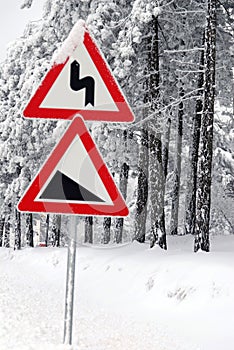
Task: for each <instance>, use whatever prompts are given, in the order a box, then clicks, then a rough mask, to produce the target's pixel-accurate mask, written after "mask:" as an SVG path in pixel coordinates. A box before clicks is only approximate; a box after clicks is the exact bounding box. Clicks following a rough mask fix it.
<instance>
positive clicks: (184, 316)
mask: <svg viewBox="0 0 234 350" xmlns="http://www.w3.org/2000/svg"><path fill="white" fill-rule="evenodd" d="M192 244H193V242H192V238H191V237H188V236H186V237H169V242H168V246H169V250H168V251H167V252H165V251H162V250H161V249H159V248H158V247H155V248H154V249H149V248H148V245H144V244H138V243H136V242H135V243H133V244H129V245H123V246H118V247H116V246H108V247H107V246H105V247H100V246H96V247H95V246H92V247H89V246H79V247H78V250H77V258H78V259H77V271H76V290H75V312H74V337H73V339H74V347H72V350H76V349H77V350H125V349H126V350H220V349H225V350H233V347H234V334H233V324H234V312H233V311H234V274H233V269H234V254H233V250H234V237H232V236H226V237H223V236H220V237H213V239H212V253H208V254H207V253H198V254H194V253H193V252H192ZM66 255H67V251H66V249H63V248H62V249H57V248H35V249H24V250H22V251H19V252H17V251H12V250H9V249H3V248H0V277H1V284H0V296H1V297H0V349H1V350H9V349H14V350H29V349H30V350H38V349H43V350H44V349H48V350H65V349H66V350H68V349H69V350H71V349H70V348H69V347H65V346H63V345H61V342H62V335H63V312H64V295H65V276H66Z"/></svg>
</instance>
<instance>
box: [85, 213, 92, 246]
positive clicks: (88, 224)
mask: <svg viewBox="0 0 234 350" xmlns="http://www.w3.org/2000/svg"><path fill="white" fill-rule="evenodd" d="M84 241H85V243H90V244H92V243H93V217H92V216H86V217H85V238H84Z"/></svg>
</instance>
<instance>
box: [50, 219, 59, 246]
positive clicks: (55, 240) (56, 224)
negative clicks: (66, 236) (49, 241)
mask: <svg viewBox="0 0 234 350" xmlns="http://www.w3.org/2000/svg"><path fill="white" fill-rule="evenodd" d="M52 233H53V246H54V247H60V240H61V215H59V214H56V215H54V217H53V225H52Z"/></svg>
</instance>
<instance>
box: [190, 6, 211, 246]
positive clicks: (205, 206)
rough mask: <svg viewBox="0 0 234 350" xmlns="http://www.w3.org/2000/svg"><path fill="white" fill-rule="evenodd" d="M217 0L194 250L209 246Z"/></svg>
mask: <svg viewBox="0 0 234 350" xmlns="http://www.w3.org/2000/svg"><path fill="white" fill-rule="evenodd" d="M215 52H216V0H208V14H207V28H206V38H205V80H204V107H203V113H202V120H201V142H200V154H199V164H198V186H197V203H196V205H197V206H196V229H195V240H194V251H195V252H196V251H198V250H199V249H201V250H204V251H206V252H208V251H209V250H210V241H209V223H210V206H211V172H212V155H213V120H214V100H215Z"/></svg>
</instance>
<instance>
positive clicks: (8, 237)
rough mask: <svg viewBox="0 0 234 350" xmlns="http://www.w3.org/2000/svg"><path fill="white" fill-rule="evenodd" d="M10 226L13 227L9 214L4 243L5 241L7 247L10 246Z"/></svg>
mask: <svg viewBox="0 0 234 350" xmlns="http://www.w3.org/2000/svg"><path fill="white" fill-rule="evenodd" d="M10 227H11V222H10V216H7V218H6V221H5V234H4V243H3V244H4V247H5V248H10Z"/></svg>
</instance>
